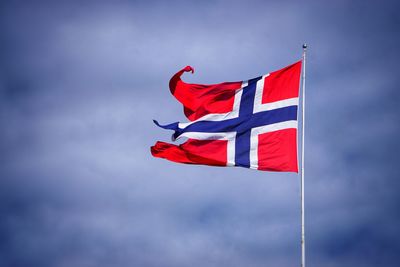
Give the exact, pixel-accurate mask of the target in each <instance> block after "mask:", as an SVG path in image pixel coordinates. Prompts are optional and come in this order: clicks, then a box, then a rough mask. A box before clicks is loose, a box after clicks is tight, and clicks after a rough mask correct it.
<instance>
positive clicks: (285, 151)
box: [151, 61, 302, 172]
mask: <svg viewBox="0 0 400 267" xmlns="http://www.w3.org/2000/svg"><path fill="white" fill-rule="evenodd" d="M301 64H302V62H301V61H298V62H296V63H294V64H292V65H290V66H287V67H285V68H283V69H281V70H278V71H274V72H271V73H268V74H266V75H263V76H260V77H257V78H254V79H250V80H248V81H241V82H224V83H219V84H213V85H203V84H189V83H185V82H183V81H182V80H181V75H182V74H183V73H184V72H192V73H193V72H194V70H193V68H192V67H190V66H187V67H185V68H183V69H182V70H180V71H179V72H177V73H176V74H175V75H174V76H173V77H172V78H171V80H170V83H169V87H170V91H171V93H172V95H173V96H175V98H176V99H177V100H178V101H179V102H181V103H182V104H183V107H184V113H185V115H186V117H187V118H188V119H189V122H184V123H181V122H175V123H171V124H167V125H161V124H159V123H158V122H157V121H154V122H155V123H156V124H157V125H158V126H159V127H161V128H164V129H169V130H173V131H174V134H173V135H172V140H173V141H175V140H179V139H180V138H182V137H186V138H188V139H187V141H186V142H184V143H182V144H179V145H174V144H170V143H165V142H160V141H159V142H157V143H156V144H155V145H154V146H152V147H151V153H152V155H153V156H154V157H158V158H165V159H167V160H170V161H174V162H179V163H186V164H202V165H212V166H240V167H245V168H251V169H257V170H267V171H287V172H298V163H297V111H298V103H299V83H300V73H301Z"/></svg>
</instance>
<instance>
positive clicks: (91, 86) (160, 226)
mask: <svg viewBox="0 0 400 267" xmlns="http://www.w3.org/2000/svg"><path fill="white" fill-rule="evenodd" d="M399 7H400V6H399V4H398V3H397V2H396V1H3V2H2V3H1V4H0V30H1V33H2V34H1V36H0V58H1V60H0V123H1V126H2V127H1V130H0V148H1V150H0V151H1V154H0V156H1V160H0V177H1V178H0V213H1V216H0V217H1V219H0V266H15V267H18V266H43V267H46V266H59V267H63V266H77V267H80V266H82V267H83V266H85V267H86V266H105V267H106V266H141V267H150V266H167V267H168V266H171V267H172V266H174V267H180V266H194V267H196V266H209V267H214V266H234V267H240V266H255V267H257V266H278V267H279V266H282V267H286V266H298V265H299V264H300V210H299V207H300V206H299V205H300V202H299V198H300V196H299V179H298V177H297V176H296V175H294V174H290V173H270V172H257V171H252V170H246V169H242V168H217V167H205V166H187V165H179V164H174V163H171V162H167V161H163V160H160V159H156V158H152V157H151V155H150V151H149V148H150V146H151V145H153V144H154V143H155V141H157V140H162V141H169V136H170V133H169V132H166V131H164V130H162V129H159V128H158V127H156V126H154V125H153V123H152V119H158V120H159V121H160V122H172V121H178V120H180V121H183V120H185V119H184V115H183V112H182V107H181V106H180V104H179V103H178V102H177V101H176V100H175V99H174V98H173V97H172V96H171V95H170V93H169V90H168V81H169V79H170V77H171V76H172V75H173V74H174V73H175V72H176V71H177V70H179V69H181V68H182V67H184V66H186V65H191V66H193V67H194V68H195V69H196V73H195V74H194V75H189V74H186V75H185V76H184V80H185V81H188V82H193V83H204V84H207V83H217V82H223V81H237V80H244V79H248V78H253V77H256V76H259V75H262V74H265V73H268V72H270V71H273V70H277V69H279V68H281V67H284V66H286V65H289V64H290V63H293V62H295V61H297V60H299V59H300V57H301V45H302V43H303V42H307V43H308V44H309V53H308V62H307V93H308V95H307V114H306V115H307V136H306V149H307V150H306V236H307V240H306V242H307V263H308V266H326V267H331V266H332V267H333V266H340V267H347V266H366V267H369V266H387V267H390V266H398V262H399V260H400V256H399V255H400V231H399V230H398V225H399V223H400V214H399V212H398V203H399V201H400V195H399V194H398V188H399V185H400V182H399V177H400V168H399V166H398V159H397V154H398V151H399V150H400V142H399V141H398V137H399V136H400V135H399V134H400V126H399V123H398V121H399V119H398V118H399V110H398V103H399V101H400V93H399V90H398V87H399V83H400V78H399V77H400V76H399V75H398V66H397V65H398V61H399V59H400V56H399V53H398V47H400V37H399V25H400V19H399V16H398V9H399Z"/></svg>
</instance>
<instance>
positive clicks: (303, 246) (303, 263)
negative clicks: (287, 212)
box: [300, 44, 307, 267]
mask: <svg viewBox="0 0 400 267" xmlns="http://www.w3.org/2000/svg"><path fill="white" fill-rule="evenodd" d="M306 51H307V44H303V59H302V60H303V76H302V83H303V86H302V112H301V113H302V127H301V129H302V137H301V189H300V190H301V193H300V198H301V267H305V266H306V243H305V233H304V137H305V135H304V128H305V111H306Z"/></svg>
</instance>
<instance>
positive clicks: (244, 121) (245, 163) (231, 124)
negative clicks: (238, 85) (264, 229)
mask: <svg viewBox="0 0 400 267" xmlns="http://www.w3.org/2000/svg"><path fill="white" fill-rule="evenodd" d="M260 79H261V77H258V78H255V79H251V80H249V82H248V85H247V86H246V87H244V88H243V93H242V97H241V100H240V107H239V116H238V117H237V118H233V119H227V120H222V121H198V122H195V123H192V124H190V125H189V126H187V127H185V128H184V129H181V128H179V127H178V125H179V123H178V122H175V123H171V124H168V125H160V124H159V123H158V122H157V121H154V122H155V123H156V124H157V125H158V126H160V127H162V128H164V129H170V130H174V131H175V133H174V135H173V136H174V138H178V137H179V136H180V135H181V134H183V133H185V132H204V133H221V132H236V140H235V166H242V167H247V168H248V167H250V135H251V129H252V128H255V127H260V126H264V125H268V124H274V123H278V122H284V121H289V120H297V106H288V107H283V108H278V109H273V110H268V111H262V112H257V113H254V112H253V106H254V97H255V93H256V86H257V81H258V80H260Z"/></svg>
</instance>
